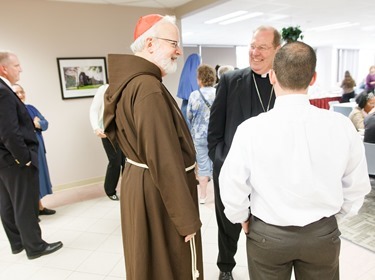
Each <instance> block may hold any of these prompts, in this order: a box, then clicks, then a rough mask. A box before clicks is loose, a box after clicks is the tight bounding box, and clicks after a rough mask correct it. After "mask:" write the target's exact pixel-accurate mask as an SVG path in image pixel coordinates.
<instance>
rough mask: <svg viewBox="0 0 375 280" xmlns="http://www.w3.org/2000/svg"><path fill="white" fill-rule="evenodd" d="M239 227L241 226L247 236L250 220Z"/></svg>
mask: <svg viewBox="0 0 375 280" xmlns="http://www.w3.org/2000/svg"><path fill="white" fill-rule="evenodd" d="M241 226H242V229H243V231H244V233H245V234H246V235H247V234H249V227H250V219H249V220H247V221H245V222H243V223H241Z"/></svg>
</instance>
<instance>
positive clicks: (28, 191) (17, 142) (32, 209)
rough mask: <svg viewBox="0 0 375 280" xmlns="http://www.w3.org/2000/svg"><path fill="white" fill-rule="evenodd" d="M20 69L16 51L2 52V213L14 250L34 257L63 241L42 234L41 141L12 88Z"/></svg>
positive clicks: (0, 56)
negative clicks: (39, 157) (53, 239)
mask: <svg viewBox="0 0 375 280" xmlns="http://www.w3.org/2000/svg"><path fill="white" fill-rule="evenodd" d="M21 71H22V69H21V66H20V63H19V61H18V58H17V56H16V55H15V54H13V53H11V52H7V51H0V215H1V221H2V224H3V226H4V230H5V233H6V235H7V237H8V239H9V242H10V246H11V249H12V253H13V254H18V253H20V252H22V251H23V249H25V250H26V254H27V257H28V258H29V259H35V258H38V257H41V256H43V255H47V254H50V253H53V252H55V251H57V250H58V249H60V248H61V247H62V245H63V244H62V243H61V242H60V241H58V242H55V243H51V244H49V243H47V242H45V241H44V240H43V239H42V237H41V235H42V234H41V229H40V227H39V223H38V212H39V208H38V201H39V177H38V140H37V138H36V134H35V128H34V124H33V122H32V120H31V118H30V116H29V113H28V111H27V109H26V107H25V105H24V104H23V102H22V101H21V100H20V99H19V98H18V97H17V96H16V94H15V93H14V92H13V90H12V89H11V86H12V85H13V84H15V83H16V82H17V81H18V80H19V76H20V72H21Z"/></svg>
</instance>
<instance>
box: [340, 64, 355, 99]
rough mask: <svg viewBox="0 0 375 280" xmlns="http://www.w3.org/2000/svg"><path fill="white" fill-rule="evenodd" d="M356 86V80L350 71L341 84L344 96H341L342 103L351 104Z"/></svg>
mask: <svg viewBox="0 0 375 280" xmlns="http://www.w3.org/2000/svg"><path fill="white" fill-rule="evenodd" d="M355 86H356V84H355V81H354V79H353V78H352V76H351V75H350V73H349V71H345V76H344V80H343V81H342V83H341V88H342V90H343V94H342V96H341V100H340V103H345V102H349V101H350V99H351V98H354V96H355V94H354V87H355Z"/></svg>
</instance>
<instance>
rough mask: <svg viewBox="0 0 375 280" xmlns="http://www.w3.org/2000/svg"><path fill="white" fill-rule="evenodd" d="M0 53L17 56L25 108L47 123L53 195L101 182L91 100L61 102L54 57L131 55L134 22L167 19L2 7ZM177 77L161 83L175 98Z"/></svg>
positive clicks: (41, 6)
mask: <svg viewBox="0 0 375 280" xmlns="http://www.w3.org/2000/svg"><path fill="white" fill-rule="evenodd" d="M1 11H2V13H1V14H2V16H1V20H2V24H1V37H0V49H4V50H11V51H13V52H15V53H16V54H17V55H18V58H19V59H20V62H21V66H22V68H23V73H21V80H20V81H19V83H20V84H21V85H22V86H24V88H25V91H26V94H27V103H30V104H33V105H34V106H36V107H37V108H38V109H39V110H40V112H41V113H42V114H43V115H44V116H45V117H46V119H47V120H48V121H49V124H50V126H49V129H48V130H47V131H46V132H44V133H43V135H44V138H45V142H46V149H47V160H48V164H49V168H50V175H51V180H52V184H53V186H54V189H58V188H63V187H69V186H74V185H78V184H82V183H88V182H90V180H91V181H92V180H94V181H95V180H98V179H99V180H100V179H102V178H103V176H104V175H105V170H106V163H107V159H106V155H105V153H104V149H103V147H102V145H101V141H100V140H99V138H97V137H96V136H95V135H94V134H93V132H92V130H91V126H90V123H89V117H88V114H89V107H90V105H91V101H92V98H84V99H69V100H62V98H61V91H60V82H59V75H58V71H57V61H56V58H57V57H90V56H105V57H107V55H108V53H130V48H129V45H130V44H131V42H132V38H133V30H134V26H135V23H136V21H137V20H138V18H139V17H140V16H142V15H145V14H149V13H160V14H168V12H169V14H171V12H170V11H167V10H160V9H151V8H129V7H121V6H110V5H85V4H73V3H63V2H49V1H41V2H38V1H32V3H29V1H27V0H8V1H2V3H1ZM179 64H180V65H179V67H178V68H179V72H178V73H175V74H173V75H170V76H169V77H168V78H166V79H165V84H166V85H167V87H168V88H169V89H170V91H171V93H172V95H175V94H176V91H177V87H178V80H179V77H180V71H181V68H182V65H183V58H181V59H180V62H179Z"/></svg>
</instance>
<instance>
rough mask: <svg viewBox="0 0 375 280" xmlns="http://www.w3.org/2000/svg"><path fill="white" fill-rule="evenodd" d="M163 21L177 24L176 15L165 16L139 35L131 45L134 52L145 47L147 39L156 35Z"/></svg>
mask: <svg viewBox="0 0 375 280" xmlns="http://www.w3.org/2000/svg"><path fill="white" fill-rule="evenodd" d="M163 23H172V24H174V25H176V17H175V16H168V15H166V16H164V17H163V18H162V19H161V20H159V21H158V22H157V23H155V24H154V25H153V26H152V27H151V28H150V29H149V30H147V31H146V32H145V33H143V34H142V35H141V36H139V37H138V38H137V39H136V40H135V41H134V42H133V43H132V44H131V45H130V48H131V50H132V52H133V53H137V52H140V51H142V50H143V49H144V47H145V43H146V39H147V38H150V37H156V35H157V31H158V30H157V27H158V26H159V25H160V24H163Z"/></svg>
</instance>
